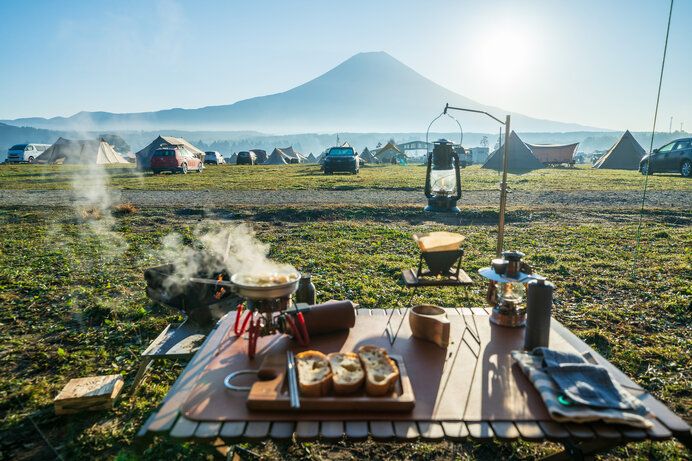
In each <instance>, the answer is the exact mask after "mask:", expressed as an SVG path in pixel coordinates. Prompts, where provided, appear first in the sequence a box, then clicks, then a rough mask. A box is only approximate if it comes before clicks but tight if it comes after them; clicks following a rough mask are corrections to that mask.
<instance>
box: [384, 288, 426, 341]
mask: <svg viewBox="0 0 692 461" xmlns="http://www.w3.org/2000/svg"><path fill="white" fill-rule="evenodd" d="M417 289H418V287H414V288H413V292H412V293H411V296H410V297H409V299H408V302H407V303H406V307H405V309H404V312H403V314H402V316H401V320H400V321H399V326H398V327H397V329H396V331H394V327H393V326H392V317H393V316H394V312H395V310H394V308H390V312H389V317H388V318H387V325H386V326H385V332H386V333H387V338H388V339H389V345H390V346H391V345H393V344H394V342H395V341H396V338H397V336H399V330H401V325H403V324H404V320H405V319H406V314H407V313H408V310H409V309H410V308H411V301H413V297H414V296H415V295H416V290H417ZM403 293H404V289H403V288H402V289H401V291H400V292H399V298H398V299H397V304H399V300H400V299H401V298H402V296H403Z"/></svg>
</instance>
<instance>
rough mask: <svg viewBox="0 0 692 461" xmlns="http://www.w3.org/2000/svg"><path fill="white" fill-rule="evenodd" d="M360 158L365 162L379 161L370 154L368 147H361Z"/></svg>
mask: <svg viewBox="0 0 692 461" xmlns="http://www.w3.org/2000/svg"><path fill="white" fill-rule="evenodd" d="M360 158H361V159H362V160H363V161H364V162H365V163H379V162H378V161H377V159H376V158H375V157H374V156H373V155H372V152H370V149H368V148H367V147H366V148H365V149H363V152H361V153H360Z"/></svg>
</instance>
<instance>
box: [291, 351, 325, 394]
mask: <svg viewBox="0 0 692 461" xmlns="http://www.w3.org/2000/svg"><path fill="white" fill-rule="evenodd" d="M296 371H297V372H298V386H299V387H300V393H301V395H303V396H305V397H322V396H323V395H326V394H327V392H329V389H331V387H332V376H333V375H332V371H331V369H330V367H329V360H327V356H326V355H324V354H323V353H321V352H319V351H305V352H301V353H300V354H296Z"/></svg>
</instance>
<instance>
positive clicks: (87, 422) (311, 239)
mask: <svg viewBox="0 0 692 461" xmlns="http://www.w3.org/2000/svg"><path fill="white" fill-rule="evenodd" d="M10 168H12V167H10ZM288 168H289V170H288V171H290V172H291V173H290V174H293V173H294V172H295V175H296V177H297V178H299V179H301V178H302V179H301V180H304V181H305V183H304V184H306V185H307V184H315V183H314V181H317V180H318V179H317V178H319V180H320V181H321V180H323V179H324V178H323V177H322V176H320V175H319V173H318V172H317V171H316V167H310V166H296V167H293V166H291V167H288ZM17 171H30V172H32V173H36V172H40V171H42V172H44V173H46V174H47V175H48V177H50V174H53V175H56V176H59V177H60V178H62V179H61V181H62V182H60V181H58V182H55V183H46V184H44V183H42V182H40V180H39V179H38V178H34V177H25V181H26V182H22V181H21V180H20V176H19V173H17ZM51 171H52V172H53V173H50V172H51ZM66 171H69V170H66V169H63V167H40V166H39V167H34V166H26V167H17V169H16V170H10V169H8V168H7V167H2V168H0V174H2V179H1V183H0V187H5V188H13V187H18V188H19V186H18V185H19V184H21V185H27V184H31V185H30V186H28V188H41V187H40V186H41V185H45V186H48V185H53V186H60V187H69V182H70V180H69V179H66V178H67V177H69V175H68V176H65V172H66ZM240 172H243V173H242V174H245V173H248V174H253V175H254V174H256V175H258V176H257V178H256V182H254V183H253V184H255V187H256V188H262V187H270V186H271V184H272V178H271V174H272V173H271V172H272V170H271V169H270V168H237V167H220V168H213V167H212V168H209V169H207V170H206V171H205V172H204V173H203V174H202V175H200V176H196V175H193V174H190V175H188V176H187V177H183V176H180V175H178V176H175V177H172V178H169V177H165V178H159V177H156V178H152V177H151V176H149V177H145V178H144V180H143V181H144V183H143V184H144V185H145V186H146V187H151V188H156V187H162V188H164V187H167V186H166V182H171V181H184V183H180V185H185V186H186V187H194V186H195V184H196V183H195V182H194V181H196V180H197V181H201V180H204V181H210V179H207V178H213V177H217V178H233V177H234V178H236V179H237V178H239V177H240V176H241V173H240ZM409 172H420V173H416V174H421V175H422V174H423V173H422V169H419V168H408V169H405V168H396V167H384V168H373V169H371V170H370V169H367V170H366V169H364V170H363V173H362V174H361V176H360V177H359V178H356V179H354V178H352V177H344V178H343V180H344V181H346V182H352V181H354V180H364V181H369V182H368V184H369V186H367V187H382V186H378V185H377V184H379V183H378V181H384V179H385V178H387V177H389V176H391V175H390V173H393V174H396V175H399V174H401V175H403V176H396V177H397V181H398V182H397V184H399V187H407V186H406V184H408V183H407V182H406V181H411V184H412V185H411V186H410V187H419V185H418V182H416V185H415V186H414V185H413V177H414V176H413V173H409ZM113 173H114V174H113V176H112V177H111V179H112V182H111V186H112V187H123V185H124V184H130V183H132V185H133V187H134V184H135V183H136V180H135V179H133V177H134V176H133V175H132V174H131V173H130V172H129V171H126V172H115V171H114V172H113ZM466 173H468V174H469V175H471V176H474V177H477V178H478V184H479V185H482V187H486V186H487V187H494V186H492V184H493V182H494V181H496V180H497V178H496V176H494V175H493V174H489V173H486V172H484V171H480V170H474V169H469V170H467V171H466V172H465V174H466ZM600 173H601V172H598V171H591V170H564V171H563V170H556V171H553V174H554V175H555V178H556V179H554V180H553V181H551V183H552V184H555V186H554V187H560V185H562V186H564V187H569V186H570V184H571V183H572V182H574V181H570V180H567V179H565V178H567V177H572V178H574V177H579V178H586V179H588V180H589V181H591V182H594V183H597V182H598V178H599V177H600V176H599V174H600ZM409 174H410V176H405V175H409ZM532 174H533V173H532ZM537 174H540V173H537ZM214 175H216V176H214ZM615 177H616V178H620V179H618V180H617V181H615V179H614V180H613V182H615V183H616V184H617V185H619V186H621V187H623V188H627V187H635V185H636V184H637V182H640V181H641V176H639V175H636V174H634V173H622V174H620V173H618V174H617V175H615ZM483 178H485V179H483ZM341 179H342V178H341V177H335V178H329V180H330V181H334V180H341ZM513 179H515V180H516V179H526V180H527V182H525V183H522V184H524V185H525V186H526V187H543V186H540V183H539V182H538V179H535V180H531V179H530V176H529V175H524V176H517V177H515V178H513ZM652 179H653V181H652V183H654V184H658V186H659V187H663V186H664V185H665V187H681V186H680V185H682V186H684V187H690V184H692V182H690V181H688V180H684V179H681V178H679V177H667V176H655V177H653V178H652ZM159 181H160V183H159ZM485 181H487V182H485ZM278 182H279V184H278V185H279V186H286V185H287V183H288V182H289V180H288V179H285V178H282V179H281V181H278ZM229 184H232V181H230V179H229ZM650 184H651V183H650ZM672 185H674V186H672ZM140 187H144V186H140ZM205 187H210V186H209V185H208V186H205ZM218 187H221V186H220V185H219V186H217V188H218ZM228 187H231V186H228ZM306 187H307V186H306ZM360 187H363V186H360ZM479 187H481V186H479ZM481 211H482V210H481ZM481 211H479V214H482V213H481ZM513 213H514V214H510V215H509V216H510V218H509V225H510V228H509V229H508V233H507V237H506V245H505V246H506V247H507V248H517V249H521V250H523V251H525V252H526V253H527V255H528V256H527V259H528V261H529V262H530V263H532V264H533V265H534V266H535V267H536V268H537V271H538V272H539V273H541V274H544V275H546V276H547V277H548V279H549V280H551V281H553V282H554V283H556V285H557V292H556V294H555V300H556V304H555V309H554V315H555V316H556V317H557V318H558V319H559V320H560V321H561V322H563V323H564V324H565V325H566V326H567V327H568V328H570V329H571V330H572V331H574V332H575V333H576V334H577V335H578V336H579V337H581V338H582V339H583V340H584V341H586V342H587V343H588V344H590V345H591V346H592V347H594V348H595V349H596V350H597V351H599V352H600V353H601V354H603V355H604V356H605V357H606V358H608V359H609V360H610V361H612V362H613V363H614V364H615V365H616V366H617V367H619V368H620V369H622V370H623V371H624V372H625V373H626V374H627V375H628V376H630V377H632V378H633V379H635V380H636V381H637V382H638V383H639V384H641V385H642V386H644V387H645V388H646V389H647V390H648V391H650V392H651V393H653V394H654V395H655V396H657V397H658V398H660V399H662V400H663V401H664V402H665V403H666V404H667V405H668V406H669V407H670V408H672V409H673V410H674V411H675V412H676V413H678V414H679V415H681V416H682V417H683V418H685V420H686V421H688V422H692V391H691V388H692V386H691V384H692V382H691V380H692V376H691V374H690V370H691V369H692V354H691V352H692V330H690V324H691V322H692V305H691V300H692V285H690V280H692V264H691V261H692V226H690V224H689V223H690V222H691V221H690V220H691V219H692V212H690V211H680V212H677V211H674V210H672V211H668V212H661V213H652V214H651V215H648V216H647V220H646V222H647V224H646V226H645V228H644V232H643V238H642V242H641V245H642V247H641V251H640V253H639V255H640V259H639V263H638V266H637V271H636V278H635V279H634V280H633V279H631V277H630V267H631V261H632V251H633V247H634V235H635V228H634V223H633V222H632V221H631V220H630V221H626V222H624V223H623V222H620V223H619V224H618V225H617V226H615V225H612V224H610V223H608V222H607V221H608V214H609V213H610V211H608V210H603V211H602V216H601V222H599V223H590V224H589V223H583V222H580V221H579V220H577V219H574V217H573V216H570V215H569V214H564V215H560V216H552V215H551V216H550V217H549V219H548V218H547V217H546V219H542V218H541V216H543V215H542V214H541V210H524V211H515V212H513ZM420 215H421V213H420V210H419V209H418V208H406V207H400V208H388V209H380V208H371V207H367V206H365V207H328V208H324V207H320V208H317V207H300V208H290V207H274V208H271V209H268V208H266V207H262V208H253V207H224V208H215V207H205V208H204V209H202V208H194V207H191V208H175V207H166V206H160V207H144V208H140V209H138V210H136V211H135V212H134V213H132V214H121V215H118V216H116V217H115V218H113V220H112V221H109V220H107V219H101V220H95V221H90V220H85V219H83V218H81V217H80V216H81V215H80V213H79V210H75V209H72V208H59V207H58V208H51V209H46V208H44V207H0V227H1V228H2V229H3V232H2V233H0V248H1V249H2V252H1V253H0V417H1V426H0V459H3V460H4V459H14V458H17V459H28V458H35V459H45V458H51V457H52V456H53V455H52V454H51V451H49V449H48V448H47V446H46V444H44V442H43V441H42V440H41V437H40V436H39V434H38V432H37V429H36V428H35V427H34V424H35V425H36V426H37V427H38V428H40V430H41V431H42V432H43V433H44V435H45V436H46V438H47V439H48V440H49V441H50V443H51V444H52V445H53V447H55V449H56V450H57V451H58V452H59V453H60V455H61V456H62V457H63V458H65V459H89V458H116V459H119V460H123V459H131V458H133V457H136V456H141V457H142V458H144V459H182V458H195V459H199V458H210V457H211V454H210V452H209V451H208V449H206V448H205V447H202V446H198V445H194V444H180V443H175V442H169V441H166V440H156V441H155V442H154V444H153V445H151V446H150V447H148V448H146V449H145V451H144V452H143V453H141V454H139V455H137V453H136V452H135V449H134V445H133V441H134V434H135V433H136V431H137V429H138V428H139V426H140V425H141V424H142V423H143V422H144V420H145V419H146V417H147V416H148V415H149V414H150V413H151V412H152V411H153V410H154V409H155V408H156V406H157V405H158V404H159V403H160V401H161V399H162V398H163V396H164V395H165V394H166V392H167V390H168V388H169V387H170V386H171V384H172V383H173V382H174V381H175V379H176V377H177V376H178V374H179V373H180V371H181V370H182V367H183V366H184V363H167V364H162V365H159V366H157V367H155V368H154V369H153V372H152V373H151V374H150V376H149V378H148V379H147V381H145V384H144V386H143V388H142V389H140V391H139V393H138V394H137V396H136V397H135V398H131V397H130V396H129V395H127V393H128V392H129V385H130V384H131V383H132V380H133V378H134V375H135V373H136V370H137V366H138V357H139V354H140V353H141V351H142V350H144V348H145V347H146V346H147V345H148V344H149V342H150V341H151V340H153V338H155V337H156V335H157V334H158V332H159V331H161V329H162V328H163V327H164V326H165V325H166V324H167V323H169V322H171V321H175V320H179V318H178V317H177V316H176V315H175V314H174V313H171V312H168V311H166V310H164V309H163V308H162V307H160V306H157V305H156V304H154V303H152V302H150V301H149V300H148V299H147V298H146V297H145V295H144V285H145V283H144V279H143V276H142V273H143V270H144V269H146V268H148V267H151V266H154V265H156V264H159V263H162V262H166V261H165V258H164V257H163V256H162V252H161V248H162V239H163V237H164V236H166V235H168V234H169V233H172V232H176V233H180V234H182V236H183V242H184V244H185V245H188V246H189V245H193V244H195V242H196V234H195V227H196V226H198V225H200V224H201V225H204V224H205V223H206V224H208V225H210V226H212V227H216V228H218V227H219V226H224V225H229V224H231V223H235V222H239V221H246V222H250V223H252V225H253V227H254V228H255V230H256V231H257V233H258V237H259V238H260V239H261V240H262V241H264V242H267V243H269V244H270V245H271V247H272V254H271V256H272V257H273V258H275V259H277V260H280V261H283V262H287V263H291V264H293V265H295V266H296V267H297V268H298V269H300V270H304V271H308V272H311V273H313V274H314V281H315V284H316V286H317V288H318V291H319V299H321V300H326V299H329V298H336V299H342V298H350V299H354V300H357V301H358V302H360V303H361V306H362V307H366V308H375V307H384V308H387V307H391V306H393V305H395V300H396V299H397V297H398V289H399V288H398V287H397V279H398V277H399V271H400V269H401V268H403V267H410V266H413V265H414V264H415V263H416V261H417V259H416V257H417V250H416V248H415V246H414V243H413V241H412V239H411V236H412V234H413V233H415V232H419V231H431V230H450V231H456V232H461V233H463V234H464V235H466V236H467V240H466V243H465V245H464V246H465V248H466V255H465V257H464V264H463V267H464V269H465V270H466V271H467V272H468V273H469V274H471V276H472V277H473V278H474V279H475V280H476V281H477V282H480V280H479V278H478V277H477V276H476V275H474V274H477V269H478V268H480V267H482V266H486V265H487V264H488V263H489V260H490V258H491V257H492V255H493V254H494V248H495V239H496V231H495V225H494V222H492V223H491V222H487V223H486V224H483V221H482V220H480V221H477V222H481V224H476V225H467V226H461V227H459V226H452V225H449V224H444V223H443V221H434V220H431V221H424V220H421V219H420V218H418V217H420ZM520 215H521V216H525V217H526V216H528V217H532V218H530V219H524V220H521V219H518V218H519V217H520ZM618 219H619V218H618ZM615 220H616V216H615V212H613V221H615ZM466 222H468V221H466ZM483 288H484V287H483V284H481V283H478V284H477V285H476V286H475V287H474V288H472V289H470V290H468V291H467V292H466V293H465V294H464V296H463V297H462V299H461V301H459V300H458V299H457V298H455V297H454V293H452V292H446V291H442V292H441V293H440V295H439V297H438V298H435V299H428V301H432V302H436V303H439V304H440V305H456V304H459V302H461V303H462V304H463V305H467V306H479V305H482V304H483V302H484V301H483V298H484V289H483ZM111 373H121V374H123V376H124V378H125V393H126V395H124V397H123V398H122V399H121V401H120V402H119V403H118V405H117V406H116V408H115V409H114V410H113V411H101V412H94V413H83V414H79V415H74V416H63V417H58V416H55V415H54V413H53V409H52V398H53V397H54V396H55V395H57V393H58V391H59V390H60V389H61V388H62V386H64V384H65V383H66V382H67V381H68V380H69V379H70V378H74V377H82V376H88V375H98V374H111ZM246 446H248V447H250V448H251V449H253V450H255V451H258V452H260V453H262V454H263V455H264V456H265V457H266V458H267V459H272V458H276V457H285V458H288V459H304V458H311V459H344V460H345V459H359V458H361V459H362V458H390V459H419V458H423V459H450V458H453V457H456V458H461V459H466V458H467V457H473V458H478V459H488V460H490V459H493V460H496V459H504V458H509V457H512V458H514V459H533V458H534V457H536V456H539V455H545V454H548V453H551V452H554V451H556V450H557V449H558V448H559V447H558V446H556V445H554V444H542V445H533V444H528V443H524V442H519V443H515V444H509V445H503V444H499V443H495V444H485V445H482V444H481V445H478V444H473V443H470V442H469V443H464V444H450V443H437V444H436V443H411V444H399V443H389V444H380V443H373V442H363V443H339V444H335V445H326V444H321V443H286V444H277V443H273V442H268V443H266V444H251V445H246ZM689 457H690V453H689V452H686V451H685V450H684V449H683V448H682V447H681V445H679V444H678V443H676V442H665V443H648V442H647V443H639V444H630V445H629V446H628V448H627V449H617V450H615V451H612V452H610V453H609V454H608V455H607V459H647V458H654V459H685V458H689Z"/></svg>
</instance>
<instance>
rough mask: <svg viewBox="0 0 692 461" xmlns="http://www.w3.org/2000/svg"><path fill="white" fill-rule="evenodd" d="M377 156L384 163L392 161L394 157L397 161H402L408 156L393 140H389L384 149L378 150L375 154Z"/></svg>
mask: <svg viewBox="0 0 692 461" xmlns="http://www.w3.org/2000/svg"><path fill="white" fill-rule="evenodd" d="M375 157H376V158H377V160H379V161H380V162H382V163H390V162H391V161H392V159H396V160H397V161H402V160H404V159H407V158H408V156H407V155H406V154H404V153H403V152H401V151H400V150H399V148H397V147H396V146H395V145H394V144H392V143H391V142H388V143H387V145H386V146H384V147H383V148H382V149H380V150H378V151H377V153H376V154H375Z"/></svg>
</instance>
